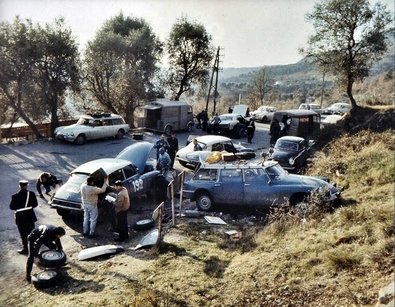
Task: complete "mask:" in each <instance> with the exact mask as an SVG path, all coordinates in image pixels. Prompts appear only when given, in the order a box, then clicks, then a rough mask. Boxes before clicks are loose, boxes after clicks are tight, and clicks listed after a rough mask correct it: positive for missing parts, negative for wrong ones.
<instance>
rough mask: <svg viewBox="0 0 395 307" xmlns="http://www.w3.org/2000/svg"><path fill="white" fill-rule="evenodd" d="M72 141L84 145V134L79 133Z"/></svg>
mask: <svg viewBox="0 0 395 307" xmlns="http://www.w3.org/2000/svg"><path fill="white" fill-rule="evenodd" d="M74 143H76V144H77V145H84V144H85V143H86V137H85V134H79V135H78V136H77V138H76V139H75V141H74Z"/></svg>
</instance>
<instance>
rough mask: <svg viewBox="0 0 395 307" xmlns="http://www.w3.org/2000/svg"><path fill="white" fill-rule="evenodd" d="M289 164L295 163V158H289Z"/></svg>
mask: <svg viewBox="0 0 395 307" xmlns="http://www.w3.org/2000/svg"><path fill="white" fill-rule="evenodd" d="M288 163H289V165H291V166H292V165H294V164H295V159H294V158H289V160H288Z"/></svg>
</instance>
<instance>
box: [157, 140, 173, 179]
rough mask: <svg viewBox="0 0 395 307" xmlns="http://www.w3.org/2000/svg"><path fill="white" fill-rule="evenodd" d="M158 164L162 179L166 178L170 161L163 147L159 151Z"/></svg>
mask: <svg viewBox="0 0 395 307" xmlns="http://www.w3.org/2000/svg"><path fill="white" fill-rule="evenodd" d="M158 164H159V167H160V172H161V174H162V175H163V177H165V178H166V177H167V173H168V172H169V169H170V164H171V159H170V156H169V154H168V153H167V152H166V150H165V148H164V147H161V149H159V158H158Z"/></svg>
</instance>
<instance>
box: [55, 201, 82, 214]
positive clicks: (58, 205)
mask: <svg viewBox="0 0 395 307" xmlns="http://www.w3.org/2000/svg"><path fill="white" fill-rule="evenodd" d="M49 205H50V206H51V208H54V209H62V210H69V211H74V212H82V211H83V209H82V206H81V204H80V203H73V202H68V201H63V200H59V199H53V200H52V201H51V202H50V203H49Z"/></svg>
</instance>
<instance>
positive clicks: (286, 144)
mask: <svg viewBox="0 0 395 307" xmlns="http://www.w3.org/2000/svg"><path fill="white" fill-rule="evenodd" d="M274 148H275V149H279V150H284V151H290V152H295V151H298V149H299V146H298V144H297V143H295V142H290V141H281V140H279V141H278V142H277V143H276V145H275V146H274Z"/></svg>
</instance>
